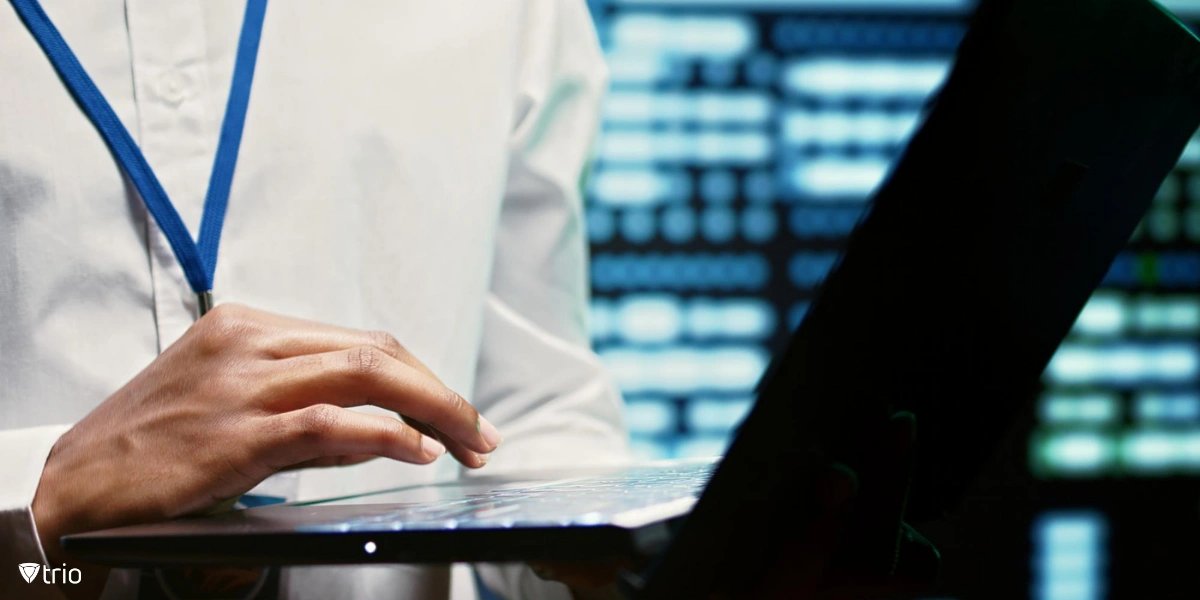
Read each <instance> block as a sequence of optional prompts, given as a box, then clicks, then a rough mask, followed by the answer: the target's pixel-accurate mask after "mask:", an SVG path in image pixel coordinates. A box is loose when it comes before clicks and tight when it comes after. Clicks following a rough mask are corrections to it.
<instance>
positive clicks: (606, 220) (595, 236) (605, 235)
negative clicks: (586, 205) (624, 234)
mask: <svg viewBox="0 0 1200 600" xmlns="http://www.w3.org/2000/svg"><path fill="white" fill-rule="evenodd" d="M615 230H616V224H615V223H614V219H613V214H612V211H611V210H605V209H603V208H592V209H588V212H587V232H588V239H589V240H591V242H592V243H593V244H600V243H604V242H607V241H608V240H611V239H612V237H613V232H614V231H615Z"/></svg>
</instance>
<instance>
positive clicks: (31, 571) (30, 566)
mask: <svg viewBox="0 0 1200 600" xmlns="http://www.w3.org/2000/svg"><path fill="white" fill-rule="evenodd" d="M17 568H18V569H20V570H21V577H24V578H25V583H33V578H34V577H37V574H38V571H40V570H41V569H42V565H39V564H37V563H21V564H19V565H17Z"/></svg>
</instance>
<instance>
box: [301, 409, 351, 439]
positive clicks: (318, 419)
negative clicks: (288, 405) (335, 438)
mask: <svg viewBox="0 0 1200 600" xmlns="http://www.w3.org/2000/svg"><path fill="white" fill-rule="evenodd" d="M341 418H342V417H341V414H340V411H339V410H338V408H337V407H336V406H332V405H329V404H317V405H314V406H310V407H308V408H306V409H304V410H303V411H301V413H300V428H299V429H300V437H301V438H302V439H303V440H305V441H319V440H324V439H326V438H328V437H330V435H332V434H333V432H334V431H336V430H337V428H338V424H339V423H340V422H341Z"/></svg>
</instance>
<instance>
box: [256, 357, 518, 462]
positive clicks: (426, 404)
mask: <svg viewBox="0 0 1200 600" xmlns="http://www.w3.org/2000/svg"><path fill="white" fill-rule="evenodd" d="M279 367H280V368H281V370H282V374H281V376H280V378H279V381H277V382H275V389H274V390H273V392H274V394H276V395H277V397H291V398H293V399H295V400H298V401H299V402H301V403H302V404H312V403H317V402H328V403H332V404H336V405H338V406H343V407H348V406H362V405H366V404H370V405H374V406H378V407H380V408H386V409H388V410H392V411H394V412H397V413H399V414H402V415H405V416H408V417H412V418H414V419H417V420H420V421H423V422H425V423H428V424H429V425H431V426H433V427H434V428H436V429H437V430H438V431H439V432H441V433H444V434H446V435H448V436H450V437H451V438H453V439H455V440H457V441H459V442H461V443H462V444H463V445H464V446H466V447H468V448H470V449H471V450H473V451H475V452H480V453H484V454H487V453H490V452H492V451H493V450H495V449H496V447H497V446H498V445H499V444H500V441H501V438H500V434H499V432H497V431H496V428H495V427H493V426H492V425H491V424H490V423H488V422H487V421H486V420H485V419H483V418H482V417H481V416H480V415H479V412H478V411H476V410H475V407H473V406H471V404H470V403H469V402H467V401H466V400H465V399H463V397H462V396H460V395H459V394H458V393H457V392H455V391H454V390H451V389H450V388H447V387H446V386H444V385H442V383H441V382H440V381H438V380H437V378H435V377H432V376H430V375H427V374H425V373H423V372H422V371H420V370H418V369H416V368H414V367H411V366H409V365H407V364H405V363H402V362H400V361H399V360H396V359H395V358H392V357H391V356H390V355H388V354H386V353H384V352H382V351H380V350H379V349H377V348H375V347H374V346H359V347H356V348H350V349H348V350H338V351H335V352H325V353H322V354H314V355H307V356H299V357H294V358H290V359H286V360H283V361H279Z"/></svg>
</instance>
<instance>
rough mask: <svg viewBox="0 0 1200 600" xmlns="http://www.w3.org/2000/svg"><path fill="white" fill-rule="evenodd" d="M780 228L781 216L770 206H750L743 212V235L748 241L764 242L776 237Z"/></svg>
mask: <svg viewBox="0 0 1200 600" xmlns="http://www.w3.org/2000/svg"><path fill="white" fill-rule="evenodd" d="M778 229H779V218H778V217H776V216H775V211H773V210H771V209H769V208H762V207H756V208H750V209H747V210H746V211H745V212H744V213H742V237H744V238H746V241H749V242H755V243H759V244H761V243H764V242H768V241H770V240H771V239H772V238H774V237H775V232H776V231H777V230H778Z"/></svg>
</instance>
